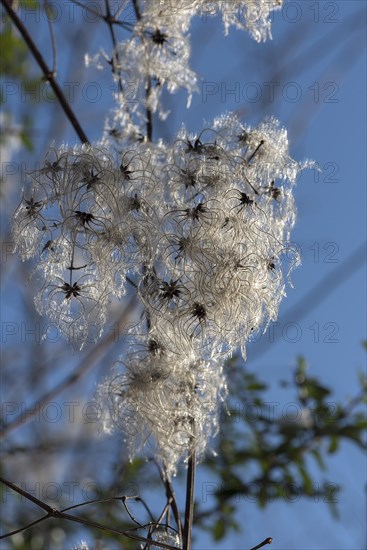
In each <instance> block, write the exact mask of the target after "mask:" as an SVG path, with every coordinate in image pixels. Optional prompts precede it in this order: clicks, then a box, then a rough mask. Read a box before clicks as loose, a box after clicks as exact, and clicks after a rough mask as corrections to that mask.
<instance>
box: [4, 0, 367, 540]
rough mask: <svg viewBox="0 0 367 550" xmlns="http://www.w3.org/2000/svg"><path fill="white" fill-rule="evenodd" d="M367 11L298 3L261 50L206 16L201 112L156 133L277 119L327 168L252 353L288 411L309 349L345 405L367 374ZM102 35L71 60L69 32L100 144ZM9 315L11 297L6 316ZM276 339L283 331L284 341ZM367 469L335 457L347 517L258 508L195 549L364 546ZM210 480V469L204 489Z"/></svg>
mask: <svg viewBox="0 0 367 550" xmlns="http://www.w3.org/2000/svg"><path fill="white" fill-rule="evenodd" d="M358 13H359V14H360V15H359V17H354V19H353V16H356V14H358ZM365 16H366V4H365V3H364V2H363V1H355V0H338V1H335V2H326V1H320V2H314V1H308V0H302V1H298V2H288V7H287V8H286V9H284V10H283V11H281V12H277V13H276V14H275V15H274V21H273V26H272V33H273V40H272V41H268V42H266V43H265V44H257V43H255V42H254V41H253V40H252V39H251V38H250V36H249V35H248V34H247V33H245V32H243V31H242V32H240V31H236V30H232V31H231V32H230V34H229V36H228V37H224V36H223V26H222V24H221V22H220V21H219V20H218V18H213V19H209V20H207V21H205V22H204V21H203V20H202V19H200V18H196V19H195V21H194V25H193V28H192V30H191V35H192V40H193V43H192V44H193V46H192V52H193V53H192V62H191V65H192V67H193V68H194V69H195V70H196V71H197V73H198V74H199V76H200V78H201V81H200V87H201V92H200V93H199V94H198V95H196V96H194V97H193V101H192V106H191V108H190V110H188V111H187V110H186V109H185V103H186V98H185V94H184V93H179V94H177V95H174V96H171V97H168V96H167V98H166V99H167V104H168V105H169V106H170V108H171V109H172V112H173V114H172V117H170V118H168V121H167V122H166V123H164V124H163V123H159V124H156V125H155V135H156V136H157V137H158V136H161V135H162V136H165V137H167V138H168V137H171V136H172V135H173V134H174V133H175V131H176V130H177V129H178V128H180V126H181V124H182V123H183V122H184V123H185V124H186V125H187V127H188V128H189V129H190V130H191V131H194V132H195V131H200V129H201V128H202V127H204V126H205V123H204V122H203V121H205V120H208V121H209V120H211V119H212V118H213V117H215V116H217V115H219V114H221V113H222V112H224V111H230V110H236V111H238V112H239V113H241V115H242V116H243V120H244V121H245V122H246V123H249V124H256V123H258V122H260V121H261V120H262V119H263V118H264V116H266V115H274V116H276V117H278V118H279V119H280V120H281V122H282V124H284V125H285V126H286V127H287V128H288V130H289V139H290V149H291V154H292V156H293V158H295V159H297V160H300V161H301V160H303V159H305V158H310V159H313V160H314V161H316V162H317V163H318V164H319V165H320V167H321V168H322V169H323V171H322V172H320V173H318V172H316V171H315V170H309V171H307V172H305V173H304V174H303V175H302V177H301V178H300V180H299V182H298V185H297V187H296V191H295V195H296V202H297V207H298V221H297V225H296V227H295V230H294V233H293V237H292V240H293V241H294V242H295V243H297V245H298V246H299V247H300V249H301V251H302V265H301V266H300V267H299V268H298V269H297V270H296V271H295V272H294V274H293V276H292V279H293V283H294V288H289V289H288V296H287V299H285V300H284V302H283V303H282V306H281V310H280V315H279V324H278V325H275V326H274V327H273V329H272V330H273V332H270V333H269V332H268V333H267V334H266V335H264V337H263V338H262V340H260V341H259V342H256V343H253V344H251V345H250V346H249V354H248V367H249V368H250V369H253V370H255V371H256V372H257V373H258V375H259V377H260V379H263V380H265V381H266V382H267V383H269V384H270V385H271V391H270V393H269V400H272V401H277V402H279V403H280V404H281V405H280V406H284V405H286V404H287V403H288V402H290V401H291V396H290V395H287V394H286V393H284V391H283V392H282V391H280V390H279V388H278V382H279V380H281V379H284V378H289V377H290V372H291V368H292V367H293V366H294V364H295V358H296V356H298V355H303V356H304V357H305V358H306V360H307V362H308V363H309V367H310V373H311V374H313V375H315V376H318V377H320V378H321V380H322V381H323V382H324V383H325V384H326V385H329V386H331V387H332V388H333V390H334V391H335V396H336V398H337V399H340V400H343V401H344V402H347V400H348V399H349V398H350V397H351V396H353V395H354V394H355V393H356V392H357V391H358V383H357V372H358V371H360V370H365V353H364V352H363V350H362V346H361V342H362V340H363V339H364V338H365V334H366V323H365V303H366V296H365V262H363V258H362V260H361V261H359V260H358V259H357V260H356V267H355V268H354V267H353V266H350V273H347V274H344V275H343V280H342V282H341V283H340V284H338V285H337V286H335V288H334V287H332V284H333V281H334V280H335V276H337V275H338V272H339V270H340V269H342V266H343V265H345V264H344V263H343V262H345V261H346V260H347V259H348V258H349V256H350V255H351V254H352V253H353V252H354V251H355V250H356V249H358V247H360V246H361V245H362V244H363V243H364V242H365V237H366V231H365V230H366V224H365V205H366V184H365V182H366V161H365V150H366V130H365V121H366V106H365V97H366V69H365V67H366V53H365V51H366V49H365V45H366V44H365V39H366V33H365V30H364V28H363V25H364V23H365ZM63 17H66V15H65V14H63ZM29 25H30V28H31V29H33V32H35V31H36V30H37V29H38V26H37V24H35V22H34V21H32V19H30V20H29ZM92 27H93V32H91V33H90V35H89V36H83V37H78V38H77V37H74V40H75V44H77V42H76V41H77V40H79V41H80V42H79V44H78V45H77V46H75V47H76V50H75V56H74V57H73V56H70V52H71V51H72V50H71V48H72V43H70V41H68V40H67V39H66V37H64V36H63V35H62V33H60V34H59V35H58V34H57V38H58V40H59V43H60V46H59V50H58V56H59V78H60V81H61V82H63V83H64V84H65V82H68V81H69V80H68V75H69V73H70V72H71V71H72V72H73V75H74V76H73V78H75V79H76V80H77V81H78V82H80V83H81V86H79V92H78V93H77V94H76V99H75V102H74V103H73V106H74V108H75V110H76V111H77V112H78V115H79V117H80V121H81V124H82V126H83V128H84V129H85V131H86V133H87V135H88V136H89V137H90V139H98V137H99V136H100V131H101V128H102V126H103V120H104V114H105V112H106V108H107V107H108V106H109V105H111V99H110V96H109V95H108V94H109V80H108V77H107V74H106V73H104V74H101V73H99V72H97V71H93V70H92V71H90V72H86V71H85V70H84V69H83V67H82V58H83V47H85V48H87V51H89V52H90V53H94V52H96V51H97V50H98V48H99V46H100V45H104V46H105V47H106V48H108V47H109V46H108V42H107V41H106V32H105V29H103V32H102V29H101V26H98V25H97V24H96V25H93V26H92ZM42 32H43V33H44V35H43V34H40V35H39V36H38V40H39V44H40V45H41V47H42V44H49V43H48V36H47V33H46V30H45V29H43V31H42ZM55 32H56V33H58V30H57V28H55ZM45 47H46V46H44V48H45ZM47 47H49V46H47ZM43 51H47V50H43ZM88 82H89V83H91V82H92V83H93V82H97V83H100V86H101V89H103V93H102V96H101V98H99V99H98V101H96V102H93V101H90V100H88V97H87V95H86V94H85V93H80V90H81V89H82V90H83V92H86V91H87V88H86V87H85V85H86V83H88ZM106 83H107V84H106ZM90 90H92V88H90ZM271 90H274V91H276V93H275V95H274V98H272V96H271V95H269V94H270V91H271ZM233 91H235V93H232V92H233ZM209 92H210V93H209ZM15 99H16V98H15ZM269 99H270V100H269ZM37 113H38V115H37V128H38V134H37V145H39V147H38V149H39V150H42V148H44V147H45V146H47V143H49V142H50V141H51V140H52V139H56V140H59V141H67V142H69V143H74V142H76V136H75V134H74V132H73V130H72V129H71V128H70V126H69V125H68V123H64V122H63V120H62V115H60V114H58V113H57V112H56V111H55V107H54V106H53V104H50V103H47V102H46V104H45V103H43V104H41V105H37ZM50 118H53V120H54V126H52V124H51V125H50ZM55 127H57V136H56V137H55V136H54V135H53V128H55ZM46 129H47V132H46V131H45V130H46ZM57 142H58V141H57ZM360 254H361V255H363V253H362V252H361V253H360ZM364 254H365V252H364ZM362 264H363V266H362ZM358 266H359V267H358ZM361 266H362V267H361ZM325 278H326V279H325ZM324 279H325V280H326V281H327V282H326V283H325V284H326V287H325V290H324V293H323V295H322V296H319V297H318V298H317V300H316V301H315V303H312V307H310V310H309V311H307V312H305V313H304V312H303V311H302V309H299V308H297V305H298V304H299V303H300V302H301V301H302V299H303V298H304V297H305V296H307V295H308V294H309V293H310V291H311V290H312V289H313V288H314V287H315V286H317V285H318V284H319V283H320V281H322V280H324ZM328 288H331V290H330V291H328V290H327V289H328ZM309 299H311V300H312V297H311V298H309ZM10 307H11V304H10V303H9V301H7V298H6V296H5V297H3V308H4V309H3V311H4V312H5V314H4V315H5V316H6V315H8V317H6V318H7V319H9V315H10V313H9V311H10ZM270 334H274V335H275V336H276V338H275V340H274V342H271V345H269V344H270V342H269V340H270ZM365 465H366V461H365V458H364V457H363V456H362V455H361V453H359V452H357V451H356V450H355V449H354V448H353V447H352V446H351V445H347V444H345V445H344V446H343V447H342V450H341V451H340V452H339V453H338V455H337V456H335V457H332V458H330V460H329V467H330V469H329V472H328V478H329V479H330V480H335V482H336V483H341V484H342V485H343V487H344V489H343V492H342V493H341V494H340V496H339V498H340V503H339V509H340V514H341V515H340V519H339V521H337V522H336V521H335V520H334V519H333V518H332V517H331V515H330V513H329V511H328V509H327V506H326V505H325V504H323V503H322V502H316V501H315V502H309V501H306V500H304V499H300V500H299V501H298V502H293V503H287V502H280V503H279V502H278V503H276V504H272V505H270V506H269V507H268V508H267V509H266V510H265V511H264V510H259V509H258V508H257V507H256V505H255V504H253V503H249V502H246V503H243V504H241V506H240V507H239V511H238V519H239V521H240V523H241V524H243V526H244V534H241V535H231V536H230V537H228V539H227V540H226V541H225V542H222V543H220V544H218V545H217V546H215V545H214V544H213V543H212V542H211V541H210V539H209V538H206V537H205V536H204V535H202V536H199V537H198V538H197V540H196V544H195V550H196V549H197V550H204V549H209V548H218V549H221V550H225V549H226V550H227V549H228V550H230V549H240V548H244V547H245V546H246V545H248V544H247V541H251V542H252V543H253V544H255V543H257V542H259V540H261V537H260V539H259V540H257V539H258V537H257V534H258V533H263V532H264V529H265V531H266V532H264V538H265V536H268V535H271V536H273V538H274V544H273V548H279V549H281V550H287V549H293V548H297V549H298V550H311V549H318V550H331V549H334V550H362V548H364V547H365V539H364V537H365V535H364V531H365V528H364V514H365V511H366V506H365V503H366V498H365V488H366V476H365ZM205 481H206V477H205V476H204V477H203V476H202V475H201V474H200V470H199V477H198V488H199V489H200V486H201V484H202V483H203V482H205ZM264 526H265V527H264ZM244 541H245V542H244ZM278 541H282V542H281V543H279V542H278ZM279 544H280V545H279Z"/></svg>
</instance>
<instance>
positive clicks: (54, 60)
mask: <svg viewBox="0 0 367 550" xmlns="http://www.w3.org/2000/svg"><path fill="white" fill-rule="evenodd" d="M44 2H45V11H46V15H47V23H48V28H49V30H50V38H51V45H52V74H53V76H56V74H57V71H56V67H57V50H56V40H55V33H54V29H53V26H52V21H51V19H50V17H49V11H50V10H51V7H50V5H49V3H48V0H44Z"/></svg>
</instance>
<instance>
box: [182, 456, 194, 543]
mask: <svg viewBox="0 0 367 550" xmlns="http://www.w3.org/2000/svg"><path fill="white" fill-rule="evenodd" d="M195 469H196V453H195V448H194V446H193V448H192V449H191V451H190V456H189V462H188V467H187V479H186V505H185V524H184V529H183V550H191V537H192V525H193V520H194V486H195Z"/></svg>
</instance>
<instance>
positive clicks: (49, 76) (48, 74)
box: [1, 0, 89, 143]
mask: <svg viewBox="0 0 367 550" xmlns="http://www.w3.org/2000/svg"><path fill="white" fill-rule="evenodd" d="M1 3H2V5H3V6H4V8H5V11H6V12H7V14H8V15H9V17H10V19H11V20H12V21H13V23H14V25H15V26H16V27H17V29H18V31H19V32H20V34H21V35H22V37H23V38H24V40H25V42H26V44H27V46H28V48H29V49H30V51H31V52H32V54H33V57H34V58H35V60H36V61H37V63H38V65H39V67H40V68H41V70H42V72H43V74H44V78H45V80H47V81H48V82H49V83H50V86H51V88H52V89H53V91H54V93H55V95H56V97H57V99H58V100H59V103H60V105H61V107H62V109H63V111H64V113H65V115H66V116H67V118H68V119H69V121H70V122H71V124H72V126H73V128H74V130H75V132H76V133H77V135H78V137H79V138H80V140H81V142H82V143H89V140H88V138H87V136H86V134H85V133H84V131H83V129H82V127H81V126H80V124H79V121H78V119H77V117H76V116H75V113H74V111H73V110H72V108H71V107H70V105H69V103H68V101H67V99H66V97H65V95H64V93H63V91H62V90H61V88H60V86H59V84H58V83H57V82H56V80H55V75H54V73H53V71H51V70H50V68H49V67H48V65H47V63H46V62H45V60H44V58H43V56H42V54H41V52H40V51H39V49H38V48H37V46H36V44H35V43H34V42H33V39H32V37H31V35H30V34H29V32H28V31H27V29H26V28H25V26H24V25H23V23H22V21H21V19H20V18H19V17H18V15H17V13H16V12H15V11H14V10H13V8H12V6H11V3H10V0H1Z"/></svg>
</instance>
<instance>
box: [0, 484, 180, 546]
mask: <svg viewBox="0 0 367 550" xmlns="http://www.w3.org/2000/svg"><path fill="white" fill-rule="evenodd" d="M0 481H1V482H2V483H4V485H7V486H8V487H10V488H11V489H13V491H15V492H16V493H18V494H20V495H22V496H23V497H25V498H26V499H28V500H30V501H31V502H33V503H34V504H36V505H37V506H39V507H40V508H42V509H43V510H45V511H46V512H47V514H46V515H45V516H43V517H42V518H39V519H38V520H36V521H34V522H32V523H31V524H28V525H26V526H25V527H22V528H19V529H17V530H15V531H11V532H10V533H6V534H5V535H1V536H0V540H1V539H5V538H8V537H10V536H12V535H15V534H16V533H20V532H22V531H25V530H26V529H29V528H30V527H31V526H32V525H35V524H36V523H40V522H41V521H44V520H45V519H48V518H58V519H64V520H69V521H73V522H74V523H81V524H82V525H87V526H90V527H96V528H97V529H101V530H103V531H107V532H109V533H116V534H118V535H123V536H125V537H128V538H131V539H134V540H137V541H140V542H149V543H150V544H151V543H152V540H151V539H147V538H145V537H141V536H139V535H136V534H133V533H131V532H130V531H122V530H121V529H114V528H113V527H107V526H106V525H103V524H102V523H98V522H96V521H92V520H87V519H84V518H79V517H77V516H72V515H71V514H66V513H65V512H63V511H59V510H56V509H55V508H51V506H48V504H46V503H45V502H43V501H41V500H39V499H38V498H36V497H34V496H33V495H31V494H30V493H28V492H27V491H24V490H23V489H21V488H20V487H18V486H17V485H15V484H14V483H12V482H11V481H8V480H6V479H4V478H2V477H0ZM66 510H67V508H66ZM154 546H156V547H158V548H168V550H174V547H173V546H170V545H169V544H165V543H164V542H158V541H154Z"/></svg>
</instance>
